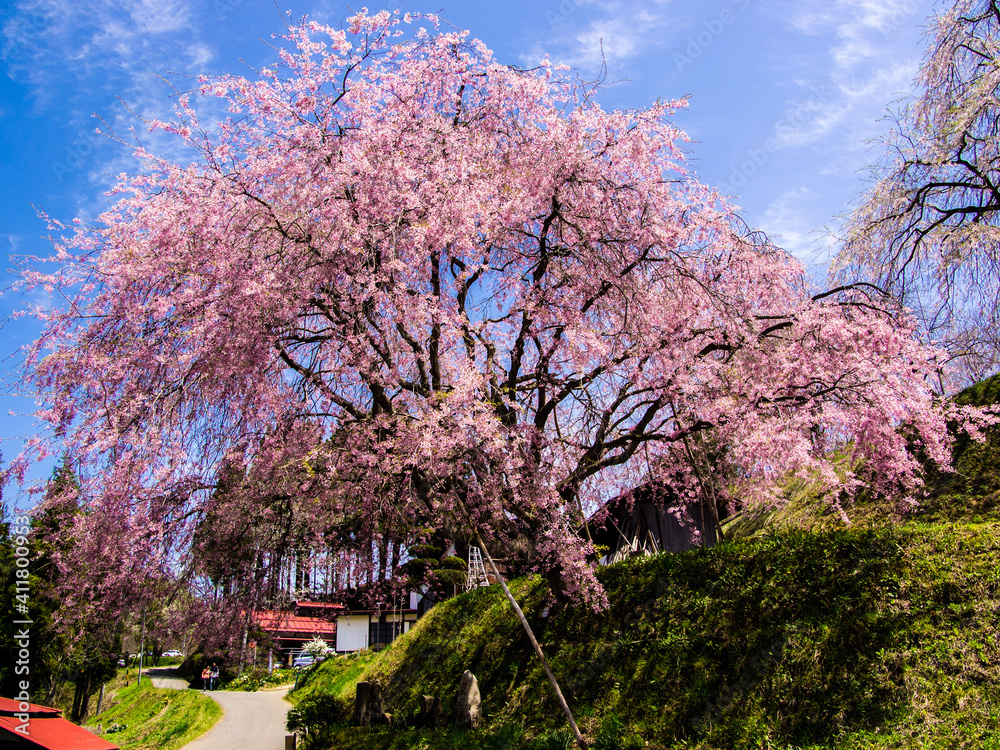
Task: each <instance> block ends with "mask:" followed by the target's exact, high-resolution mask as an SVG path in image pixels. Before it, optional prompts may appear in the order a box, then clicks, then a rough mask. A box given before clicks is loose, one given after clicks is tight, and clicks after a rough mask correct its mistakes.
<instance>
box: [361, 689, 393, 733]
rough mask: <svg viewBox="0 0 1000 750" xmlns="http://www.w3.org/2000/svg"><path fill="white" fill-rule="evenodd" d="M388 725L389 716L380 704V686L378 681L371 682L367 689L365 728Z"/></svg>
mask: <svg viewBox="0 0 1000 750" xmlns="http://www.w3.org/2000/svg"><path fill="white" fill-rule="evenodd" d="M388 723H389V716H388V714H386V712H385V705H384V704H383V703H382V685H380V684H379V681H378V680H372V681H371V687H369V688H368V723H367V724H365V726H373V727H374V726H381V725H383V724H388Z"/></svg>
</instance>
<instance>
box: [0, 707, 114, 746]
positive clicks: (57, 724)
mask: <svg viewBox="0 0 1000 750" xmlns="http://www.w3.org/2000/svg"><path fill="white" fill-rule="evenodd" d="M12 707H13V709H14V711H11V710H10V709H11V708H12ZM19 707H20V703H19V701H16V700H13V699H11V698H0V738H4V737H7V736H14V737H17V738H19V739H21V740H22V741H26V742H28V743H29V744H28V745H27V746H26V747H30V746H31V745H34V746H36V747H41V748H45V750H119V749H118V745H116V744H114V743H113V742H108V741H107V740H106V739H104V738H102V737H98V736H97V735H96V734H92V733H91V732H88V731H87V730H86V729H84V728H83V727H78V726H77V725H76V724H74V723H73V722H71V721H67V720H66V719H63V718H60V716H59V714H60V713H61V711H59V709H56V708H49V707H48V706H36V705H35V704H33V703H29V704H28V707H29V709H28V711H27V712H26V713H27V714H28V721H27V724H26V725H25V722H24V721H22V720H21V718H18V717H17V716H14V715H11V714H17V713H22V712H21V711H18V710H17V709H18V708H19Z"/></svg>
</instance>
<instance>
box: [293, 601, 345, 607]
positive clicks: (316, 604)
mask: <svg viewBox="0 0 1000 750" xmlns="http://www.w3.org/2000/svg"><path fill="white" fill-rule="evenodd" d="M295 606H296V607H308V608H309V609H315V608H322V609H347V608H346V607H345V606H344V605H343V604H335V603H333V602H307V601H302V602H295Z"/></svg>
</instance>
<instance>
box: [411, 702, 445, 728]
mask: <svg viewBox="0 0 1000 750" xmlns="http://www.w3.org/2000/svg"><path fill="white" fill-rule="evenodd" d="M443 724H444V720H443V718H442V715H441V701H440V700H438V699H437V698H436V697H435V696H433V695H425V696H424V697H423V698H421V699H420V714H419V715H418V716H417V726H421V727H427V728H428V729H438V728H439V727H441V726H442V725H443Z"/></svg>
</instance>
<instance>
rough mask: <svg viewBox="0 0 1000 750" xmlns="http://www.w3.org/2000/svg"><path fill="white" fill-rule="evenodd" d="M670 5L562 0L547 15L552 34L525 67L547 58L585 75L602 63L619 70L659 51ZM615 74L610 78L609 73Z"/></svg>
mask: <svg viewBox="0 0 1000 750" xmlns="http://www.w3.org/2000/svg"><path fill="white" fill-rule="evenodd" d="M669 4H670V0H654V1H653V2H649V1H648V0H647V1H646V2H641V1H639V0H564V2H562V3H559V4H558V6H554V7H553V9H550V10H549V11H548V13H547V14H546V15H547V18H548V21H549V24H550V26H551V29H550V33H548V34H547V35H546V38H545V40H544V48H543V45H542V43H541V42H539V43H538V44H536V45H535V47H534V48H533V49H532V50H531V51H530V53H529V54H527V55H525V56H524V61H525V62H526V63H528V64H534V63H536V62H537V61H538V59H539V58H540V57H541V56H542V55H543V54H544V53H545V52H548V53H549V54H550V55H551V56H552V57H553V58H554V59H555V60H557V61H558V62H560V63H564V64H566V65H570V66H572V67H574V68H580V69H581V70H583V71H585V72H592V71H595V70H597V69H599V68H600V67H601V65H602V64H603V63H605V62H606V63H608V65H609V66H614V65H619V64H622V63H625V62H626V61H629V60H633V59H635V58H637V57H639V56H640V55H642V54H644V53H646V52H648V51H649V50H651V49H655V48H658V47H662V46H663V44H664V37H663V34H662V33H661V32H662V31H663V29H664V27H665V26H666V24H667V22H668V21H669V19H670V17H671V14H670V13H668V12H667V7H668V6H669ZM612 74H613V73H612Z"/></svg>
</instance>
